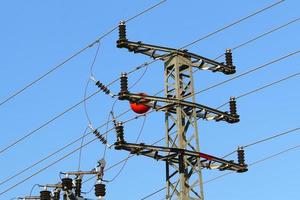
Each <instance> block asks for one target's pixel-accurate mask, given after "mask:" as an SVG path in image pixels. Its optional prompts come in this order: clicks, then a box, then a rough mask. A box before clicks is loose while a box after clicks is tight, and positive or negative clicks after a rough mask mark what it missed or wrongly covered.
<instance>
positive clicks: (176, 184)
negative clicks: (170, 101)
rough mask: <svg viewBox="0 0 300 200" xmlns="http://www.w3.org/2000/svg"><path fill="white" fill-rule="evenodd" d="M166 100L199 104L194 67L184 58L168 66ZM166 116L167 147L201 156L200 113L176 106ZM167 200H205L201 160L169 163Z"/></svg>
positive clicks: (181, 158)
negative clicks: (194, 152)
mask: <svg viewBox="0 0 300 200" xmlns="http://www.w3.org/2000/svg"><path fill="white" fill-rule="evenodd" d="M164 78H165V96H166V97H167V98H176V99H179V100H183V99H185V100H188V101H191V102H195V97H194V96H193V94H194V82H193V74H192V63H191V61H190V59H188V58H185V57H183V56H181V55H174V56H171V57H170V58H169V60H167V61H166V62H165V72H164ZM171 109H173V110H172V112H166V115H165V123H166V126H165V127H166V145H167V146H168V147H171V148H172V147H174V148H180V149H185V150H192V151H197V152H200V147H199V139H198V126H197V116H196V110H195V109H194V108H191V107H187V106H183V105H179V104H178V105H174V106H173V107H172V108H171ZM166 184H167V192H166V199H167V200H173V199H174V200H175V199H176V200H177V199H179V200H204V197H203V184H202V174H201V162H200V159H199V158H197V159H194V160H189V159H187V157H186V156H184V155H180V156H179V163H172V162H171V161H167V162H166Z"/></svg>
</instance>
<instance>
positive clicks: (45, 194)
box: [40, 190, 51, 200]
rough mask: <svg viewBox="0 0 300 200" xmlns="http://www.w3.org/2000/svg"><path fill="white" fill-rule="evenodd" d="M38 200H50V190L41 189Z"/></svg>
mask: <svg viewBox="0 0 300 200" xmlns="http://www.w3.org/2000/svg"><path fill="white" fill-rule="evenodd" d="M40 200H51V192H50V191H48V190H43V191H41V192H40Z"/></svg>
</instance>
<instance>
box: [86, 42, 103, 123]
mask: <svg viewBox="0 0 300 200" xmlns="http://www.w3.org/2000/svg"><path fill="white" fill-rule="evenodd" d="M99 50H100V42H99V43H98V46H97V49H96V53H95V55H94V57H93V61H92V64H91V66H90V73H89V78H88V81H87V83H86V86H85V88H84V95H83V99H86V97H87V90H88V87H89V84H90V82H91V77H94V73H93V68H94V65H95V63H96V60H97V57H98V55H99ZM83 106H84V112H85V116H86V118H87V120H88V123H89V124H92V122H91V118H90V116H89V114H88V111H87V104H86V101H83Z"/></svg>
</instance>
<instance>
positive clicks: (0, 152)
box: [0, 80, 117, 153]
mask: <svg viewBox="0 0 300 200" xmlns="http://www.w3.org/2000/svg"><path fill="white" fill-rule="evenodd" d="M116 81H117V80H115V81H114V82H116ZM0 153H1V152H0Z"/></svg>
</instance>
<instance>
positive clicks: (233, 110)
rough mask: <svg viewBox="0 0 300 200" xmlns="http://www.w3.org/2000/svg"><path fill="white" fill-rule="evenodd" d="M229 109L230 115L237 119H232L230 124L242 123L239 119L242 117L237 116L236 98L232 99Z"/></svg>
mask: <svg viewBox="0 0 300 200" xmlns="http://www.w3.org/2000/svg"><path fill="white" fill-rule="evenodd" d="M229 108H230V115H231V116H232V117H233V118H235V119H230V120H229V123H237V122H239V121H240V119H239V117H240V116H239V115H238V114H237V110H236V100H235V97H230V101H229Z"/></svg>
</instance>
